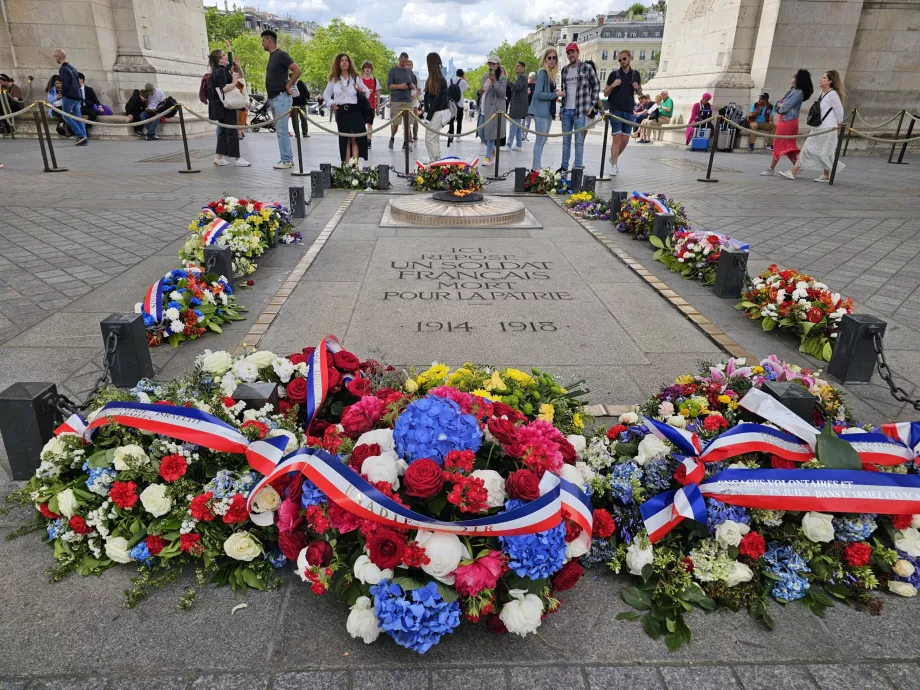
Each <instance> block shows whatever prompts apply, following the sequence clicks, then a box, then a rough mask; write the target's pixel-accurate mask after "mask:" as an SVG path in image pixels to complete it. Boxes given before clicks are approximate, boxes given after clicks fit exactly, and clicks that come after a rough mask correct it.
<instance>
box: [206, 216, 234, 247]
mask: <svg viewBox="0 0 920 690" xmlns="http://www.w3.org/2000/svg"><path fill="white" fill-rule="evenodd" d="M229 227H230V223H228V222H227V221H225V220H224V219H222V218H215V219H214V220H212V221H211V222H210V223H209V224H208V226H207V227H206V228H205V231H204V237H203V240H204V246H206V247H210V246H212V245H215V244H217V240H218V238H220V236H221V235H223V234H224V230H226V229H227V228H229Z"/></svg>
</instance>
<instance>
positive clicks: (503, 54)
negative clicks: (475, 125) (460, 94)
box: [464, 39, 540, 100]
mask: <svg viewBox="0 0 920 690" xmlns="http://www.w3.org/2000/svg"><path fill="white" fill-rule="evenodd" d="M492 53H493V54H495V55H497V56H498V59H499V61H500V62H501V65H502V67H504V68H505V71H506V72H508V79H509V81H511V80H513V79H514V78H515V77H514V65H515V64H516V63H517V62H518V61H521V62H523V63H524V72H525V73H528V72H536V70H537V67H538V66H539V64H540V59H539V58H538V57H537V56H536V55H535V54H534V52H533V48H532V47H531V45H530V44H529V43H527V42H526V41H525V40H524V39H521V40H519V41H518V42H517V43H515V44H513V45H512V44H510V43H508V41H502V44H501V45H500V46H498V47H497V48H494V49H493V50H492ZM488 73H489V66H488V65H480V66H479V67H477V68H476V69H471V70H468V71H467V72H466V74H465V76H464V78H465V79H466V81H467V83H468V84H469V85H470V88H469V89H468V90H467V92H466V93H465V94H464V96H465V97H466V98H472V99H473V100H475V99H476V92H477V91H478V90H479V85H480V84H481V83H482V80H483V77H485V76H486V74H488Z"/></svg>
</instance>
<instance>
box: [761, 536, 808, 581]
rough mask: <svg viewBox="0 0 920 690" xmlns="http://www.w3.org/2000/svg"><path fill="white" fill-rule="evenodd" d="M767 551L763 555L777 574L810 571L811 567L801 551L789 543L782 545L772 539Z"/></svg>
mask: <svg viewBox="0 0 920 690" xmlns="http://www.w3.org/2000/svg"><path fill="white" fill-rule="evenodd" d="M768 547H769V548H767V551H766V552H765V553H764V555H763V560H764V562H765V563H766V564H767V566H768V567H767V569H768V570H770V571H771V572H773V573H776V574H777V575H784V574H785V573H790V572H791V573H810V572H811V568H809V567H808V564H807V563H806V562H805V559H804V558H802V557H801V556H800V555H799V553H798V552H797V551H796V550H795V549H793V548H792V546H790V545H789V544H787V545H785V546H780V545H779V542H776V541H771V542H770V543H769V545H768Z"/></svg>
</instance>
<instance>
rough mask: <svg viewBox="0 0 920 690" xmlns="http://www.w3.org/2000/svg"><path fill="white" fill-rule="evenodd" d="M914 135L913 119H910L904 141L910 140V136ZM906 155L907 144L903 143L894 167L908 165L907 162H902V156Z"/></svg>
mask: <svg viewBox="0 0 920 690" xmlns="http://www.w3.org/2000/svg"><path fill="white" fill-rule="evenodd" d="M913 133H914V119H913V118H911V120H910V124H909V125H907V134H905V135H904V138H905V139H910V135H911V134H913ZM905 153H907V142H906V141H905V142H904V143H903V144H901V153H899V154H898V160H896V161H895V162H894V164H895V165H910V164H909V163H908V162H907V161H905V160H904V154H905Z"/></svg>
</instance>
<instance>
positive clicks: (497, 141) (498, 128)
mask: <svg viewBox="0 0 920 690" xmlns="http://www.w3.org/2000/svg"><path fill="white" fill-rule="evenodd" d="M502 115H503V114H499V116H498V122H496V123H495V126H496V130H495V174H494V176H493V177H492V178H490V179H493V180H497V179H498V162H499V159H500V158H501V155H502V147H501V143H502ZM505 136H507V135H505Z"/></svg>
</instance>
